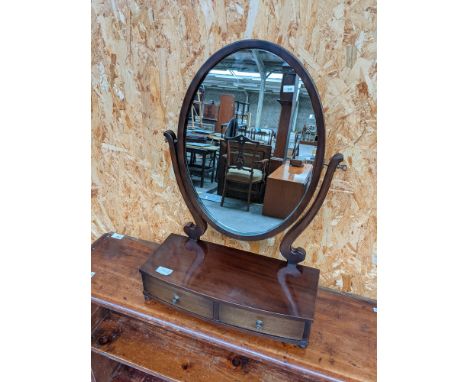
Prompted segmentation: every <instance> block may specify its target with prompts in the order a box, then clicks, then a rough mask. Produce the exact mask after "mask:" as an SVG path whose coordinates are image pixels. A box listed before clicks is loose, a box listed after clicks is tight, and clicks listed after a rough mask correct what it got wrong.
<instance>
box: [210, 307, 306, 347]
mask: <svg viewBox="0 0 468 382" xmlns="http://www.w3.org/2000/svg"><path fill="white" fill-rule="evenodd" d="M219 320H220V321H221V322H224V323H226V324H230V325H234V326H237V327H239V328H244V329H249V330H253V331H255V332H258V333H265V334H270V335H273V336H278V337H283V338H290V339H295V340H300V339H302V337H303V334H304V327H305V321H300V320H293V319H289V318H282V317H277V316H271V315H266V314H262V313H257V312H254V311H250V310H245V309H242V308H236V307H234V306H231V305H225V304H220V305H219Z"/></svg>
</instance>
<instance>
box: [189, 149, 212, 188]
mask: <svg viewBox="0 0 468 382" xmlns="http://www.w3.org/2000/svg"><path fill="white" fill-rule="evenodd" d="M186 150H187V153H188V154H190V155H189V158H188V164H189V169H190V173H191V174H192V173H196V174H199V175H200V178H201V187H202V188H203V184H204V181H205V174H206V173H207V172H208V175H210V174H211V182H212V183H213V181H214V173H215V169H216V154H217V152H218V151H219V146H214V145H211V144H205V143H196V142H192V143H187V145H186ZM197 154H198V155H201V157H202V158H201V163H197V160H196V156H197ZM207 159H208V162H209V163H208V166H207Z"/></svg>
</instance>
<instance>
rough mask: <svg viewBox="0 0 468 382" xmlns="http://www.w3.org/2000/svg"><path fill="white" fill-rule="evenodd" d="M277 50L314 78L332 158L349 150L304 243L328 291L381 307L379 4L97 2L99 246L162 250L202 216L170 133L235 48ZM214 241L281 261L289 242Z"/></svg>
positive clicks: (95, 202)
mask: <svg viewBox="0 0 468 382" xmlns="http://www.w3.org/2000/svg"><path fill="white" fill-rule="evenodd" d="M245 38H258V39H264V40H269V41H272V42H275V43H277V44H280V45H282V46H283V47H285V48H286V49H288V50H290V51H292V52H293V53H294V54H295V55H296V56H297V57H298V59H299V60H300V61H301V62H302V63H303V64H304V65H305V67H306V69H307V70H308V71H309V72H310V74H311V75H312V77H313V78H314V80H315V82H316V85H317V87H318V91H319V94H320V96H321V99H322V103H323V106H324V114H325V123H326V128H327V146H326V156H327V158H329V157H331V156H332V155H333V154H334V153H335V152H338V151H339V152H342V153H343V154H344V156H345V160H346V163H347V164H348V166H349V169H348V171H347V172H342V171H338V172H337V174H336V177H335V179H334V180H333V184H332V188H331V190H330V192H329V194H328V197H327V199H326V202H325V204H324V205H323V207H322V209H321V211H320V213H319V214H318V216H317V217H316V219H315V220H314V222H313V223H312V225H311V226H310V227H309V228H308V229H307V230H306V231H305V232H304V233H303V234H302V236H301V237H300V238H299V239H298V240H297V241H296V245H299V246H302V247H304V248H305V249H306V250H307V254H308V255H307V259H306V261H305V264H306V265H311V266H314V267H318V268H319V269H320V270H321V276H320V284H321V285H322V286H326V287H331V288H335V289H338V290H342V291H346V292H352V293H355V294H359V295H362V296H366V297H370V298H375V297H376V192H377V190H376V155H377V153H376V140H377V139H376V136H377V133H376V69H377V68H376V2H375V0H360V1H352V0H347V1H342V0H322V1H310V0H304V1H292V0H291V1H289V0H288V1H286V0H283V1H281V0H274V1H271V0H265V1H263V2H261V1H255V0H251V1H241V0H238V1H230V0H211V1H210V0H194V1H185V0H184V1H174V0H172V1H144V0H141V1H133V0H126V1H119V0H106V1H102V0H93V2H92V192H91V194H92V239H93V240H94V239H96V238H97V237H99V236H100V235H101V234H103V233H105V232H108V231H116V232H119V233H124V234H128V235H131V236H136V237H139V238H143V239H148V240H153V241H160V240H163V239H164V238H165V237H166V236H167V235H168V234H169V233H171V232H176V233H182V229H181V228H182V226H183V224H184V223H185V222H187V221H191V220H192V219H191V216H190V214H189V212H188V210H187V208H186V207H185V204H184V202H183V199H182V197H181V195H180V193H179V191H178V187H177V184H176V180H175V177H174V173H173V171H172V168H171V163H170V157H169V152H168V149H167V144H166V143H165V142H164V139H163V135H162V133H163V131H164V130H167V129H172V130H174V131H176V130H177V123H178V116H179V111H180V107H181V104H182V99H183V97H184V94H185V91H186V89H187V87H188V85H189V83H190V81H191V80H192V78H193V76H194V74H195V72H196V71H197V70H198V68H199V67H200V66H201V65H202V64H203V62H204V61H205V60H206V59H208V57H209V56H210V55H211V54H213V53H214V52H215V51H216V50H218V49H220V48H221V47H223V46H224V45H226V44H228V43H230V42H234V41H236V40H240V39H245ZM205 238H206V239H207V240H210V241H213V242H217V243H223V244H225V245H228V246H233V247H237V248H242V249H247V250H251V251H253V252H255V253H260V254H264V255H269V256H275V257H280V255H279V251H278V245H279V241H280V237H277V238H273V239H268V240H263V241H260V242H241V241H237V240H233V239H230V238H227V237H223V236H222V235H220V234H219V233H217V232H216V231H214V230H213V229H211V228H209V229H208V232H207V233H206V235H205Z"/></svg>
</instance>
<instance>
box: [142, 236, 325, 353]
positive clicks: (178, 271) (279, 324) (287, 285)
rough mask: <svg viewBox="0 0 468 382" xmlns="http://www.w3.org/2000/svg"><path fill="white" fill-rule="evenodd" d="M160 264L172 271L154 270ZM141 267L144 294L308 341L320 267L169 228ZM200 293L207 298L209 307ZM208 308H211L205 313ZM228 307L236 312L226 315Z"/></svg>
mask: <svg viewBox="0 0 468 382" xmlns="http://www.w3.org/2000/svg"><path fill="white" fill-rule="evenodd" d="M160 266H161V267H165V268H168V269H171V270H172V271H173V272H172V273H171V274H170V275H166V276H165V275H162V274H160V273H158V272H156V271H155V269H156V268H158V267H160ZM140 272H141V274H142V278H143V287H144V293H145V296H146V297H148V298H155V299H158V300H161V301H164V302H166V303H169V304H172V305H174V306H176V307H177V308H180V309H184V310H186V311H188V312H190V313H194V314H197V315H199V316H202V317H204V318H208V319H210V320H213V321H216V322H217V321H218V320H219V321H220V322H221V323H224V324H230V325H234V326H236V327H239V328H243V329H247V330H253V331H255V332H256V333H258V334H265V335H271V336H274V338H277V339H280V340H283V341H289V342H294V343H297V344H299V345H300V346H306V345H307V342H308V333H307V336H306V335H305V327H306V323H311V322H312V321H313V318H314V310H315V298H316V295H317V286H318V278H319V270H318V269H314V268H309V267H304V266H300V265H299V266H297V267H295V266H291V265H287V264H286V263H285V262H284V261H281V260H277V259H273V258H269V257H265V256H260V255H256V254H253V253H250V252H246V251H240V250H237V249H235V248H229V247H225V246H223V245H218V244H213V243H209V242H204V241H198V242H197V241H194V240H191V239H190V238H187V237H184V236H180V235H175V234H171V235H170V236H169V237H168V238H167V239H166V240H165V241H164V242H163V243H162V244H161V246H160V247H159V248H158V249H157V250H156V251H155V252H154V253H153V254H152V255H151V256H150V257H149V258H148V260H147V261H146V263H145V264H144V265H143V266H142V267H141V268H140ZM171 288H172V289H171ZM169 291H171V292H169ZM171 293H172V295H171ZM172 298H175V301H173V300H172ZM204 298H206V299H209V300H210V301H211V304H212V306H211V308H210V307H209V306H207V301H206V300H204ZM215 304H218V305H219V306H218V307H216V308H215V306H214V305H215ZM225 305H227V306H225ZM215 309H216V310H217V316H215V315H214V312H215ZM210 310H211V312H213V313H212V314H207V312H209V311H210ZM227 311H228V312H230V313H233V312H237V313H239V316H237V317H234V316H232V317H230V319H225V318H223V317H226V316H225V312H227ZM223 312H224V316H223ZM248 320H250V321H248ZM256 321H259V322H261V325H260V327H256V325H255V324H256ZM297 321H301V323H298V322H297ZM299 327H302V332H301V335H300V336H299V338H298V335H297V331H298V328H299ZM291 333H294V335H292V334H291ZM288 334H291V335H290V336H288Z"/></svg>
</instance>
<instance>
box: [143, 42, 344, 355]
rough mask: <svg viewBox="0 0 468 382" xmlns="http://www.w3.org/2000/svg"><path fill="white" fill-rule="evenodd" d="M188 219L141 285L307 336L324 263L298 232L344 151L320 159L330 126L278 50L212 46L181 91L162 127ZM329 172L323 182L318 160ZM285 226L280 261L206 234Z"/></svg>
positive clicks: (211, 316)
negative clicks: (167, 126) (312, 256)
mask: <svg viewBox="0 0 468 382" xmlns="http://www.w3.org/2000/svg"><path fill="white" fill-rule="evenodd" d="M164 135H165V137H166V140H167V141H168V143H169V149H170V153H171V159H172V165H173V168H174V173H175V176H176V180H177V183H178V185H179V188H180V191H181V193H182V196H183V198H184V201H185V203H186V204H187V207H188V208H189V210H190V212H191V214H192V216H193V219H194V222H189V223H187V224H186V225H185V226H184V232H185V233H186V235H187V236H181V235H176V234H171V235H170V236H169V237H168V238H167V239H166V240H165V241H164V242H163V243H162V244H161V246H160V247H159V248H158V249H157V250H156V251H155V252H154V253H153V254H152V255H151V256H150V258H149V259H148V261H147V262H146V263H145V264H144V265H143V266H142V267H141V268H140V273H141V275H142V278H143V286H144V295H145V298H147V299H156V300H159V301H163V302H165V303H167V304H171V305H173V306H175V307H176V308H178V309H181V310H183V311H185V312H187V313H190V314H194V315H196V316H198V317H201V318H203V319H206V320H210V321H213V322H214V323H217V324H221V325H229V326H231V327H235V328H237V329H239V330H246V331H249V332H252V333H255V334H260V335H264V336H269V337H271V338H272V339H275V340H279V341H283V342H291V343H294V344H297V345H299V346H301V347H305V346H307V345H308V338H309V333H310V330H311V326H312V323H313V319H314V311H315V298H316V294H317V287H318V279H319V270H318V269H314V268H311V267H306V266H302V265H299V263H300V262H302V261H303V260H304V259H305V256H306V253H305V250H304V249H303V248H299V247H293V242H294V240H295V239H296V238H297V237H298V236H299V235H300V233H301V232H302V231H303V230H304V229H305V228H306V227H307V225H309V224H310V222H311V221H312V220H313V218H314V217H315V215H316V214H317V212H318V210H319V209H320V207H321V205H322V203H323V201H324V199H325V197H326V194H327V192H328V189H329V187H330V184H331V181H332V177H333V174H334V172H335V170H336V169H337V168H342V169H345V168H346V167H345V165H340V162H341V161H342V160H343V156H342V155H341V154H335V155H334V156H333V157H332V158H331V159H330V161H329V163H328V164H327V165H325V164H324V152H325V125H324V118H323V112H322V106H321V103H320V98H319V95H318V93H317V90H316V87H315V85H314V83H313V81H312V78H311V77H310V75H309V74H308V73H307V72H306V70H305V69H304V67H303V66H302V65H301V63H300V62H299V61H298V60H297V59H296V58H295V57H294V56H293V55H292V54H291V53H289V52H288V51H286V50H285V49H284V48H282V47H280V46H278V45H276V44H273V43H270V42H267V41H260V40H243V41H239V42H236V43H233V44H231V45H228V46H226V47H224V48H223V49H221V50H219V51H218V52H216V53H215V54H214V55H213V56H211V57H210V58H209V59H208V60H207V61H206V62H205V64H203V66H202V67H201V68H200V70H199V71H198V72H197V73H196V75H195V78H194V79H193V81H192V82H191V84H190V86H189V88H188V90H187V93H186V95H185V98H184V101H183V105H182V109H181V112H180V119H179V126H178V131H177V135H176V134H175V133H174V132H173V131H166V132H165V133H164ZM324 166H327V170H326V173H325V175H324V176H323V179H322V181H321V184H320V185H319V181H320V177H321V174H322V168H323V167H324ZM208 225H210V226H211V227H213V228H214V229H216V230H217V231H219V232H221V233H222V234H224V235H227V236H229V237H232V238H235V239H238V240H262V239H266V238H269V237H273V236H275V235H277V234H278V233H280V232H283V231H285V230H287V232H286V233H285V234H284V236H283V239H282V241H281V244H280V252H281V255H282V256H283V257H284V258H285V260H286V261H281V260H278V259H275V258H272V257H266V256H261V255H258V254H254V253H250V252H246V251H241V250H238V249H234V248H229V247H226V246H223V245H219V244H214V243H210V242H207V241H204V240H202V239H201V237H202V236H203V234H204V233H205V231H206V229H207V226H208Z"/></svg>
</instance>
